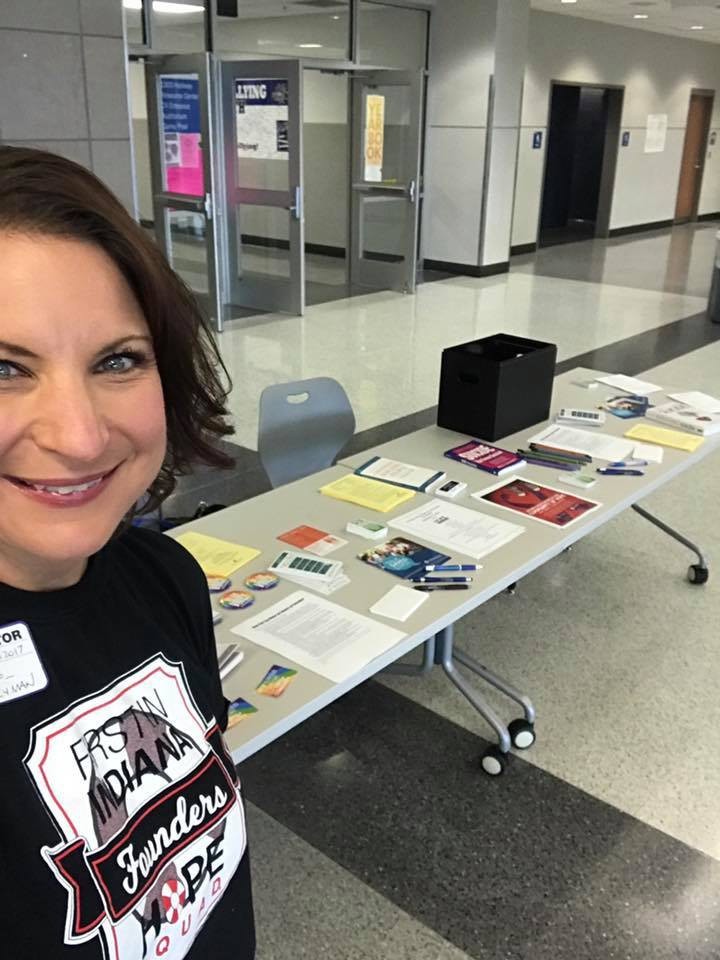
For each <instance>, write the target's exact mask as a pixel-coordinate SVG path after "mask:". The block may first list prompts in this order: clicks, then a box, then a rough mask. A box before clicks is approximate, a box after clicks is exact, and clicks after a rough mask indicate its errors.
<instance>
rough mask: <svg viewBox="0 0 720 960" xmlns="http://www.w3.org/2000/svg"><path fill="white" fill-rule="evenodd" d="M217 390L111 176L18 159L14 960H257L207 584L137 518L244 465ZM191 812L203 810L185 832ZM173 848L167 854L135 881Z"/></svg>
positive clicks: (8, 748) (7, 572)
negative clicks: (180, 485)
mask: <svg viewBox="0 0 720 960" xmlns="http://www.w3.org/2000/svg"><path fill="white" fill-rule="evenodd" d="M222 372H223V368H222V364H221V363H220V360H219V357H218V353H217V350H216V348H215V345H214V342H213V340H212V337H211V335H210V334H209V333H208V331H207V329H206V327H205V324H204V322H203V320H202V317H201V315H200V313H199V311H198V308H197V306H196V304H195V301H194V299H193V297H192V294H191V293H190V291H189V290H188V289H187V288H186V287H185V286H184V284H183V283H182V281H180V280H179V279H178V278H177V277H176V276H175V274H174V273H173V272H172V270H171V269H170V267H169V266H168V264H167V263H166V261H165V260H164V258H163V257H162V255H161V254H160V252H159V250H158V249H157V247H156V246H155V245H154V244H153V243H152V241H151V240H149V239H148V238H147V237H146V235H145V234H144V232H143V231H142V230H141V229H140V227H139V226H138V225H137V224H136V223H135V222H134V221H133V220H132V219H131V218H130V217H129V215H128V214H127V212H126V211H125V210H124V208H123V207H122V206H121V204H120V203H119V202H118V201H117V200H116V199H115V198H114V197H113V196H112V195H111V194H110V193H109V192H108V191H107V190H106V188H105V187H104V186H103V185H102V184H101V183H100V181H98V180H97V179H96V178H95V177H94V176H93V175H92V174H91V173H89V172H88V171H86V170H85V169H84V168H82V167H80V166H78V165H76V164H73V163H71V162H70V161H67V160H64V159H62V158H60V157H56V156H53V155H51V154H46V153H42V152H40V151H35V150H26V149H16V148H11V147H0V713H1V715H2V721H3V722H2V724H0V750H1V751H2V756H3V760H4V761H5V764H4V769H5V775H4V776H5V778H6V779H5V781H4V783H5V789H3V791H2V792H0V850H2V854H3V855H2V857H0V883H2V884H3V887H4V888H5V889H13V890H14V891H15V892H14V901H13V909H12V910H4V911H3V913H2V918H0V936H2V939H3V941H4V942H5V943H7V944H9V945H10V953H11V955H12V956H13V957H14V958H17V960H25V958H28V960H29V958H31V957H32V958H35V957H38V956H56V955H58V954H59V953H60V952H63V953H64V952H65V947H75V948H77V949H76V952H77V956H78V957H79V958H80V957H82V958H85V957H88V958H89V957H97V958H98V960H99V958H101V957H106V956H112V957H113V958H115V960H140V958H141V957H146V956H150V955H152V956H155V955H157V956H164V957H166V958H170V960H180V958H190V957H193V958H195V957H199V956H213V957H215V958H218V960H224V958H227V960H229V958H231V957H232V958H233V960H247V958H251V957H252V956H253V955H254V928H253V917H252V901H251V894H250V876H249V867H248V858H247V851H246V836H245V820H244V812H243V806H242V799H241V796H240V788H239V784H238V781H237V776H236V772H235V770H234V767H233V764H232V762H231V760H230V758H229V754H228V753H227V751H226V750H225V748H224V744H223V741H222V733H221V731H222V730H224V729H225V726H226V722H227V703H226V701H225V698H224V697H223V693H222V689H221V686H220V680H219V677H218V670H217V654H216V650H215V642H214V634H213V628H212V616H211V610H210V604H209V599H208V591H207V583H206V580H205V577H204V575H203V574H202V571H201V570H200V568H199V567H198V566H197V564H196V563H195V561H194V560H193V559H192V558H191V557H190V556H189V554H187V553H186V552H185V551H184V549H183V548H182V547H181V546H180V545H179V544H177V543H176V542H175V541H174V540H171V539H170V538H167V537H164V536H161V535H160V534H157V533H154V532H152V531H149V530H145V529H138V528H136V527H133V526H131V525H130V523H129V520H130V519H132V517H133V516H134V515H135V513H136V512H138V508H137V504H138V502H139V501H140V500H143V499H144V500H145V501H146V503H145V507H144V509H145V510H151V509H153V508H154V507H155V506H156V505H157V504H158V503H160V502H162V500H163V499H164V498H165V497H166V496H167V495H168V494H169V493H170V491H171V490H172V489H173V487H174V484H175V480H176V477H177V476H178V475H179V474H180V473H182V472H184V471H186V470H187V469H188V467H189V465H190V464H191V463H192V462H194V461H202V462H204V463H207V464H210V465H213V466H217V467H229V466H231V465H232V460H231V459H230V458H229V457H228V456H227V455H226V454H225V453H223V452H222V451H220V450H219V449H218V447H217V441H218V439H219V438H220V437H222V436H223V435H225V434H228V433H230V432H231V428H230V427H229V426H228V425H227V423H226V420H225V415H226V409H225V396H226V393H225V388H224V386H223V384H222V381H221V379H220V373H222ZM146 495H149V496H146ZM218 797H222V800H223V802H222V804H220V805H219V806H218V804H217V803H216V802H215V799H214V798H218ZM187 810H196V811H201V812H202V811H204V812H203V813H202V815H200V813H198V815H197V816H195V817H194V819H193V830H192V831H191V832H190V833H188V832H187V831H185V832H183V831H180V830H178V829H177V824H178V823H180V821H181V820H182V817H183V816H184V813H183V811H187ZM154 836H162V837H164V838H165V839H166V843H165V848H164V852H163V856H162V858H161V859H158V861H157V862H153V864H151V865H150V866H149V867H148V870H147V871H146V872H145V874H143V877H142V882H141V881H140V879H138V880H137V883H135V885H134V886H133V885H132V884H131V885H130V886H128V878H127V876H126V872H125V869H124V866H123V865H124V864H126V863H128V862H130V861H131V860H132V858H133V856H134V853H133V851H135V852H137V851H138V850H142V849H144V845H145V844H146V843H147V842H149V840H150V839H151V838H152V837H154ZM110 841H112V843H111V842H110ZM106 847H107V848H108V849H111V850H112V854H110V853H109V852H105V851H106ZM9 864H15V865H17V864H22V870H21V871H18V870H17V869H14V870H13V875H12V878H11V877H9V876H5V875H4V872H5V871H6V870H7V869H8V865H9ZM131 888H132V889H131ZM38 902H42V904H43V914H44V916H45V917H46V921H47V922H44V923H42V924H38V923H37V922H36V906H34V904H35V905H36V904H37V903H38ZM71 952H72V951H71ZM68 955H70V953H68Z"/></svg>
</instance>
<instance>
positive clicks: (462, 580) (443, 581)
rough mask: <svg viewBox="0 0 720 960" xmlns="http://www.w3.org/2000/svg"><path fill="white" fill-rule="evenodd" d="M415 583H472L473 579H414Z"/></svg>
mask: <svg viewBox="0 0 720 960" xmlns="http://www.w3.org/2000/svg"><path fill="white" fill-rule="evenodd" d="M411 579H412V581H413V583H472V577H412V578H411Z"/></svg>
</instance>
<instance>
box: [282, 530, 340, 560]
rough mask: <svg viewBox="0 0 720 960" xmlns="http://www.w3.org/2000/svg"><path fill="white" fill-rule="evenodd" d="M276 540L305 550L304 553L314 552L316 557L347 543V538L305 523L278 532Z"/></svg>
mask: <svg viewBox="0 0 720 960" xmlns="http://www.w3.org/2000/svg"><path fill="white" fill-rule="evenodd" d="M278 540H282V542H283V543H289V544H290V546H291V547H297V548H298V550H305V551H306V553H314V554H315V556H316V557H324V556H326V555H327V554H328V553H332V552H333V550H338V549H339V548H340V547H344V546H345V545H346V544H347V540H343V538H342V537H336V536H334V535H333V534H332V533H326V532H325V531H324V530H318V529H317V527H308V526H305V525H303V526H300V527H295V528H294V529H293V530H288V531H287V533H281V534H279V535H278Z"/></svg>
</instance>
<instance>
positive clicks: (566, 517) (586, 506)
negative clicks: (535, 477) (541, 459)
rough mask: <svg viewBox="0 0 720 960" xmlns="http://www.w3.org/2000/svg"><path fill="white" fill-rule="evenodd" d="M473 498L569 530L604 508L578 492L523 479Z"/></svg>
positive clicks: (513, 478) (506, 481)
mask: <svg viewBox="0 0 720 960" xmlns="http://www.w3.org/2000/svg"><path fill="white" fill-rule="evenodd" d="M473 497H475V499H477V500H485V501H487V502H488V503H494V504H495V506H496V507H502V508H503V509H505V510H512V511H513V513H521V514H523V515H524V516H526V517H532V519H533V520H540V521H541V522H542V523H549V524H551V525H552V526H554V527H568V526H570V524H571V523H575V521H576V520H579V519H580V518H581V517H584V516H586V515H587V514H588V513H590V512H591V511H592V510H597V508H598V507H599V506H600V504H599V503H598V502H597V501H596V500H586V499H585V498H584V497H578V496H576V495H575V494H574V493H567V492H566V491H565V490H556V489H555V488H554V487H546V486H544V485H543V484H539V483H533V482H532V480H524V479H522V478H521V477H510V478H509V479H507V480H503V481H502V482H501V483H498V484H496V485H495V486H494V487H489V488H488V489H487V490H480V491H479V492H478V493H474V494H473Z"/></svg>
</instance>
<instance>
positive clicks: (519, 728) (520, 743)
mask: <svg viewBox="0 0 720 960" xmlns="http://www.w3.org/2000/svg"><path fill="white" fill-rule="evenodd" d="M508 733H509V734H510V739H511V740H512V745H513V746H514V747H517V749H518V750H527V748H528V747H531V746H532V745H533V744H534V743H535V727H534V726H533V724H532V723H528V721H527V720H525V719H524V718H522V717H520V718H519V719H517V720H512V721H511V722H510V723H509V724H508Z"/></svg>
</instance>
